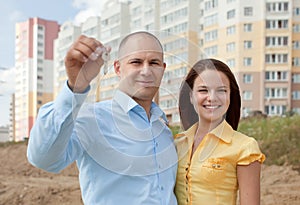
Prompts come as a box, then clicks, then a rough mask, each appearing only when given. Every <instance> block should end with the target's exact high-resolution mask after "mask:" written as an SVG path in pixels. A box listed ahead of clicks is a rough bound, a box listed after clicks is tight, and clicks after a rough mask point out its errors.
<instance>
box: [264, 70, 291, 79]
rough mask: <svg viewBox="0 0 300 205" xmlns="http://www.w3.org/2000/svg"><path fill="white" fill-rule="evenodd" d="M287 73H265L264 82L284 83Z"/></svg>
mask: <svg viewBox="0 0 300 205" xmlns="http://www.w3.org/2000/svg"><path fill="white" fill-rule="evenodd" d="M287 78H288V77H287V71H266V73H265V80H267V81H286V80H287Z"/></svg>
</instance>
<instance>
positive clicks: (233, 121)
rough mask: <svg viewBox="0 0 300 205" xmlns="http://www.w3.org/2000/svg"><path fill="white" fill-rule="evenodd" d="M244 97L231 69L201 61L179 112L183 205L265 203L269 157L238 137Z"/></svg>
mask: <svg viewBox="0 0 300 205" xmlns="http://www.w3.org/2000/svg"><path fill="white" fill-rule="evenodd" d="M240 109H241V97H240V92H239V87H238V84H237V82H236V79H235V77H234V75H233V73H232V72H231V70H230V68H229V67H228V66H227V65H226V64H224V63H223V62H221V61H219V60H216V59H204V60H200V61H198V62H197V63H196V64H195V65H194V66H193V67H192V68H191V70H190V71H189V73H188V74H187V76H186V78H185V79H184V81H183V83H182V87H181V90H180V94H179V111H180V118H181V122H182V124H183V127H184V129H185V130H186V131H184V132H182V133H180V134H178V135H177V136H175V143H176V147H177V152H178V157H179V161H178V172H177V180H176V187H175V192H176V196H177V199H178V204H179V205H181V204H187V203H188V204H199V203H201V202H203V201H205V202H206V203H208V204H231V205H232V204H236V199H237V193H238V190H239V199H240V204H246V203H249V204H255V205H258V204H259V201H260V169H261V163H262V162H263V161H264V159H265V156H264V155H263V154H262V153H261V151H260V149H259V147H258V143H257V142H256V141H255V139H254V138H251V137H248V136H246V135H244V134H242V133H240V132H237V131H236V129H237V127H238V123H239V118H240Z"/></svg>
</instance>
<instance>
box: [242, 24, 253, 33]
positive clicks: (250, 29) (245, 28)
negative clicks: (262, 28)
mask: <svg viewBox="0 0 300 205" xmlns="http://www.w3.org/2000/svg"><path fill="white" fill-rule="evenodd" d="M251 31H252V24H251V23H245V24H244V32H251Z"/></svg>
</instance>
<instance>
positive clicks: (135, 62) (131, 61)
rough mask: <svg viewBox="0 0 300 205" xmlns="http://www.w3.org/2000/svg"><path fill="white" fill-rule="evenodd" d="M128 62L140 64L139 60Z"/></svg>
mask: <svg viewBox="0 0 300 205" xmlns="http://www.w3.org/2000/svg"><path fill="white" fill-rule="evenodd" d="M130 63H131V64H140V63H141V62H140V61H131V62H130Z"/></svg>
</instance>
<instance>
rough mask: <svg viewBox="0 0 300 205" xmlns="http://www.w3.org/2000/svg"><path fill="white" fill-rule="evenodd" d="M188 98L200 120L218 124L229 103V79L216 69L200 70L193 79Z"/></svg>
mask: <svg viewBox="0 0 300 205" xmlns="http://www.w3.org/2000/svg"><path fill="white" fill-rule="evenodd" d="M190 100H191V103H192V104H193V105H194V109H195V111H196V112H197V114H198V117H199V121H200V122H201V121H202V122H206V123H213V124H214V125H215V124H219V123H220V122H221V121H222V120H223V119H224V115H225V114H226V112H227V109H228V107H229V104H230V83H229V79H228V78H227V76H226V75H225V74H224V73H222V72H220V71H217V70H204V71H202V73H200V74H199V76H198V77H197V78H196V79H195V82H194V87H193V90H192V91H191V93H190Z"/></svg>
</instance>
